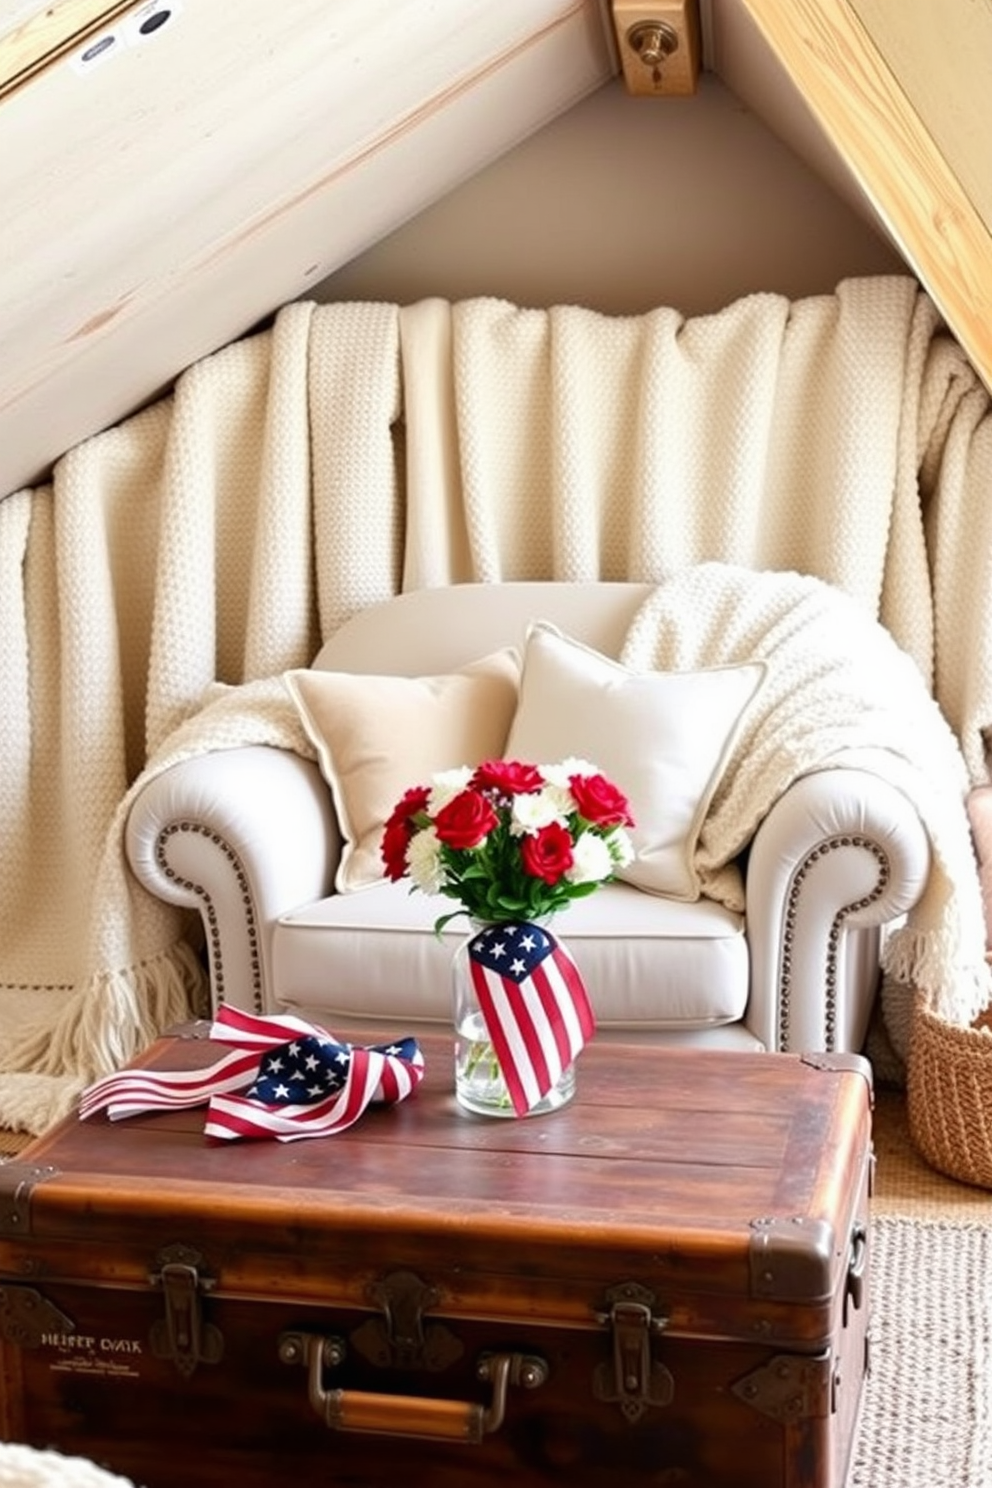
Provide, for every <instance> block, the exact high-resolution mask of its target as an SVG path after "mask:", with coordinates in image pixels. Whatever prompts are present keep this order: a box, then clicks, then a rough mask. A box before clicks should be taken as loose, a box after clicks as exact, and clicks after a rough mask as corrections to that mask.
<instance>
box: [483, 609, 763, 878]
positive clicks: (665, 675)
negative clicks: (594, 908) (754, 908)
mask: <svg viewBox="0 0 992 1488" xmlns="http://www.w3.org/2000/svg"><path fill="white" fill-rule="evenodd" d="M764 672H765V668H764V665H763V664H762V663H755V664H754V665H749V666H737V667H714V668H713V669H712V670H708V671H699V672H632V671H630V670H629V669H628V668H627V667H625V666H621V665H620V663H619V662H616V661H611V660H610V658H609V657H607V656H602V655H600V653H599V652H598V651H592V650H590V649H589V647H588V646H583V645H582V644H580V643H579V642H578V641H574V640H571V639H570V638H569V637H568V636H565V635H563V634H562V633H561V631H560V630H558V629H557V628H556V627H555V626H553V625H550V624H548V623H547V622H546V621H536V622H535V623H534V624H532V625H531V626H530V628H529V630H528V632H527V641H526V645H525V648H524V665H523V675H522V678H521V682H520V702H519V704H518V706H517V713H516V717H515V718H514V720H513V726H512V728H511V729H510V737H509V739H508V740H507V742H506V751H505V753H506V755H507V757H508V758H509V759H519V760H528V761H530V762H532V763H533V764H549V763H553V762H554V761H557V760H560V759H566V758H568V757H569V756H570V755H575V756H577V757H578V758H580V759H586V760H589V761H591V762H592V763H593V764H594V765H596V766H597V768H598V769H600V770H601V771H602V772H603V774H604V775H606V776H607V777H608V778H609V779H610V780H612V781H613V783H614V785H616V786H617V787H618V788H619V789H620V790H622V791H623V793H624V795H625V796H626V797H627V799H628V800H629V802H630V807H631V812H632V814H633V817H634V820H635V823H636V825H635V827H634V829H633V831H632V833H631V837H632V840H633V844H634V848H635V850H636V853H637V856H636V858H635V859H634V861H633V862H632V863H631V864H630V865H629V867H627V868H625V869H623V870H622V871H621V872H620V873H618V874H617V877H618V878H623V879H626V881H627V882H628V883H632V884H635V885H636V886H637V887H638V888H640V889H645V890H647V891H648V892H649V893H652V894H664V895H666V896H667V897H668V898H671V899H683V900H687V899H698V897H699V881H698V878H697V875H696V871H695V866H694V861H693V859H694V854H695V849H696V840H697V838H698V836H699V831H700V828H701V827H702V824H703V821H704V819H705V816H706V811H707V809H708V807H709V803H710V801H711V799H712V796H713V792H714V791H715V789H716V787H717V784H718V782H719V779H720V775H721V772H722V770H723V768H724V765H725V764H726V761H727V759H728V757H729V754H730V750H731V748H732V746H733V742H734V739H735V737H736V736H737V733H738V730H739V727H740V723H741V720H742V718H743V715H744V711H745V709H746V708H747V706H748V704H749V702H750V701H751V699H752V698H753V697H754V695H755V693H756V691H757V689H758V687H759V685H760V683H761V679H762V677H763V676H764Z"/></svg>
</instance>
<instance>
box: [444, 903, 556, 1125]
mask: <svg viewBox="0 0 992 1488" xmlns="http://www.w3.org/2000/svg"><path fill="white" fill-rule="evenodd" d="M552 953H553V954H555V955H557V956H558V957H559V958H560V957H568V953H567V951H566V950H565V948H564V947H563V946H562V944H561V940H560V939H559V938H558V937H556V936H553V935H552V934H551V932H550V931H549V930H547V929H546V928H545V927H544V926H542V925H539V924H533V923H530V922H520V923H514V924H474V925H473V929H472V931H471V933H470V934H469V935H467V936H466V937H465V939H464V940H462V941H461V942H460V944H459V945H458V946H457V948H456V950H455V953H454V956H453V958H452V962H451V976H452V996H453V1013H454V1024H455V1099H456V1100H457V1102H458V1104H459V1105H460V1106H462V1107H463V1109H464V1110H466V1111H472V1112H473V1113H474V1114H475V1115H477V1116H497V1117H511V1118H512V1117H515V1116H540V1115H543V1114H544V1113H546V1112H548V1111H557V1110H559V1109H560V1108H561V1107H562V1106H564V1105H566V1104H567V1103H568V1102H569V1101H570V1100H571V1099H572V1097H573V1095H574V1094H575V1062H574V1058H572V1057H568V1058H567V1059H566V1060H565V1061H564V1062H563V1060H562V1055H561V1052H560V1051H561V1046H562V1042H563V1033H562V1030H561V1028H560V1027H559V1033H558V1037H557V1038H556V1037H555V1034H554V1028H553V1025H554V1024H555V1022H556V1021H557V1022H558V1023H559V1024H560V1023H561V1022H562V1021H563V1020H562V1018H561V1015H560V1012H559V1011H557V1010H556V1009H555V1008H554V1007H552V1011H551V1013H550V1015H549V1013H548V1011H547V1003H548V999H547V997H546V996H545V998H544V999H543V1000H542V999H541V998H539V997H535V996H534V995H533V988H532V987H530V988H529V987H528V983H529V982H531V977H530V971H529V968H530V967H532V966H533V965H539V964H540V962H541V960H543V959H544V958H545V957H547V956H548V955H549V954H552ZM568 959H569V961H570V958H568ZM504 1064H508V1065H509V1066H510V1067H509V1068H508V1069H504ZM549 1079H550V1082H551V1083H550V1086H549V1087H548V1081H549ZM542 1087H547V1088H543V1093H542Z"/></svg>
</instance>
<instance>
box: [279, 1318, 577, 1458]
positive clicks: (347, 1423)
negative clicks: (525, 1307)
mask: <svg viewBox="0 0 992 1488" xmlns="http://www.w3.org/2000/svg"><path fill="white" fill-rule="evenodd" d="M344 1352H345V1351H344V1345H343V1343H342V1340H341V1339H340V1338H334V1337H325V1336H323V1335H321V1334H319V1333H284V1334H283V1335H282V1337H281V1338H280V1340H279V1357H280V1359H281V1360H282V1361H283V1363H285V1364H295V1363H300V1364H305V1365H306V1367H307V1380H308V1398H309V1400H310V1404H311V1405H312V1407H313V1409H314V1411H315V1412H316V1414H317V1415H318V1416H319V1417H320V1419H321V1420H322V1421H323V1422H324V1425H325V1426H328V1427H330V1428H332V1429H333V1430H335V1431H359V1432H366V1433H368V1434H369V1435H373V1436H402V1437H410V1438H412V1439H418V1440H419V1439H428V1440H432V1441H448V1442H469V1443H479V1442H481V1441H482V1440H483V1438H484V1437H486V1436H489V1435H491V1434H492V1433H493V1432H494V1431H498V1430H499V1428H500V1427H501V1426H502V1424H503V1420H504V1417H505V1415H506V1396H507V1391H508V1389H509V1387H510V1386H511V1385H513V1386H517V1387H519V1388H520V1389H522V1390H536V1389H538V1388H539V1387H540V1386H541V1385H543V1384H544V1383H545V1381H546V1380H547V1378H548V1366H547V1363H546V1362H545V1360H544V1359H542V1358H541V1357H540V1356H539V1355H537V1354H517V1353H491V1354H482V1355H481V1356H480V1358H479V1361H478V1365H477V1367H476V1375H477V1377H478V1378H479V1379H480V1380H484V1381H485V1382H486V1383H487V1384H490V1385H492V1399H491V1400H490V1402H489V1404H488V1405H480V1404H478V1403H477V1402H475V1401H472V1400H438V1399H435V1398H434V1397H433V1396H420V1395H384V1394H379V1393H377V1392H369V1391H366V1390H329V1389H328V1388H327V1387H326V1385H325V1384H324V1370H325V1369H326V1368H332V1367H333V1366H334V1365H335V1364H339V1363H340V1362H341V1361H342V1359H343V1358H344Z"/></svg>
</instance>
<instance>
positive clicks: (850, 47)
mask: <svg viewBox="0 0 992 1488" xmlns="http://www.w3.org/2000/svg"><path fill="white" fill-rule="evenodd" d="M740 3H741V4H742V5H743V6H744V8H745V10H746V11H747V12H748V13H749V14H750V15H751V16H752V17H753V19H754V21H755V24H756V25H757V26H758V28H759V29H760V31H761V33H762V35H763V36H764V37H765V39H766V41H767V43H768V45H769V46H770V47H771V49H772V51H773V52H774V53H775V54H776V56H777V57H778V58H779V60H780V62H781V63H782V65H783V66H784V67H785V68H786V69H787V70H788V72H789V73H790V74H791V76H792V78H793V80H794V82H795V83H796V85H797V86H798V87H799V88H800V90H801V91H802V93H803V95H804V96H805V98H806V101H807V103H808V104H809V107H810V109H811V110H812V112H813V113H814V114H815V116H816V118H817V119H818V120H819V123H820V125H821V127H822V128H823V130H824V132H825V133H826V134H827V136H828V137H829V139H830V140H831V142H832V143H833V145H834V147H835V148H836V149H837V150H838V151H839V152H840V154H841V156H842V158H843V159H844V160H846V162H847V164H848V165H849V167H850V169H851V171H852V173H853V174H854V175H855V177H856V178H857V180H858V182H859V184H860V186H861V188H862V190H863V191H864V192H865V194H866V196H867V197H868V198H869V200H870V201H871V203H872V205H873V207H874V209H875V210H876V211H877V212H878V214H879V216H880V218H881V220H882V221H883V223H884V224H885V226H886V228H887V229H888V231H889V232H890V234H891V235H892V238H893V240H894V241H895V243H896V244H897V246H898V247H899V250H900V252H901V253H902V255H903V257H904V258H905V259H906V262H907V264H908V266H909V267H910V268H911V269H912V270H913V272H914V273H915V274H916V275H917V277H918V278H919V280H920V282H921V283H922V284H923V286H924V287H925V288H926V290H927V292H928V293H929V294H930V296H931V297H932V299H933V300H934V302H935V304H936V305H937V307H938V309H939V310H940V312H941V314H942V315H943V316H944V318H945V319H946V321H947V323H948V325H949V327H950V328H951V330H952V332H953V333H954V335H955V336H956V337H957V339H958V341H959V342H960V343H961V345H962V347H963V348H964V350H965V351H966V353H967V354H968V356H969V358H970V359H971V361H972V363H973V364H974V366H975V369H976V371H977V372H978V373H979V374H980V376H981V377H982V378H983V380H984V381H985V383H986V385H987V386H988V387H989V388H992V235H990V232H989V229H988V227H987V226H986V224H985V222H984V221H983V219H982V217H981V215H980V213H979V211H978V209H977V208H976V206H975V204H974V203H973V201H972V200H971V198H970V196H969V194H968V192H967V191H966V189H965V187H964V185H963V184H962V182H961V180H960V177H959V175H958V174H957V173H956V171H955V170H954V169H953V168H952V166H951V164H950V163H949V161H948V160H947V158H946V156H945V155H944V153H943V151H942V150H941V148H940V146H939V145H938V144H937V142H936V141H935V139H934V138H933V135H932V134H931V132H930V131H929V130H928V128H927V127H926V125H925V123H924V122H923V120H922V119H921V117H920V115H919V114H918V113H917V111H916V110H915V109H914V107H913V105H912V103H911V102H910V100H909V98H908V97H907V94H906V92H905V91H904V88H903V86H902V83H901V82H900V80H899V78H898V77H897V76H896V75H895V74H894V73H893V71H892V70H891V69H890V67H889V65H888V63H887V62H886V60H885V58H884V57H883V55H882V53H881V51H880V50H879V48H878V47H877V46H876V44H875V42H874V40H873V38H872V36H871V35H870V34H869V32H868V30H867V29H866V27H865V26H864V24H863V23H862V22H861V21H860V20H859V18H858V17H857V15H856V14H855V13H854V12H853V10H852V8H851V6H850V5H849V4H848V3H847V0H789V3H788V4H786V5H783V4H782V0H740ZM956 13H957V7H955V6H951V5H942V6H941V7H940V20H939V24H938V32H943V30H944V29H945V28H946V27H948V26H952V25H954V24H955V16H956ZM940 41H941V38H940V35H939V34H938V37H937V43H938V44H940ZM920 44H921V45H923V44H926V43H925V42H924V41H922V40H921V43H920ZM978 102H979V101H978V100H976V104H977V103H978ZM980 102H981V103H982V106H983V107H984V100H980Z"/></svg>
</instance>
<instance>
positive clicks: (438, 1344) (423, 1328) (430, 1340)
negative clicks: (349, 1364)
mask: <svg viewBox="0 0 992 1488" xmlns="http://www.w3.org/2000/svg"><path fill="white" fill-rule="evenodd" d="M369 1295H370V1297H371V1300H372V1301H373V1302H375V1303H376V1304H377V1306H378V1307H379V1309H380V1311H381V1313H382V1316H381V1317H374V1318H369V1319H368V1321H367V1322H364V1323H362V1324H361V1326H360V1327H358V1328H356V1329H355V1331H354V1332H353V1333H352V1334H351V1342H352V1344H353V1345H354V1347H355V1348H356V1349H357V1350H358V1352H359V1353H360V1354H361V1355H362V1356H363V1358H366V1359H368V1361H369V1362H370V1363H371V1364H376V1365H378V1366H379V1367H380V1368H383V1369H427V1370H431V1371H435V1370H441V1369H447V1368H448V1366H449V1365H450V1364H453V1363H454V1362H455V1360H456V1359H459V1358H461V1356H462V1354H463V1352H464V1349H465V1345H464V1344H463V1343H462V1342H461V1340H460V1339H459V1338H457V1337H456V1336H455V1334H454V1333H452V1332H451V1330H450V1329H449V1328H446V1327H445V1326H444V1325H443V1323H429V1322H426V1321H425V1318H424V1313H425V1312H426V1311H427V1309H428V1308H429V1307H431V1306H434V1305H435V1304H436V1303H437V1302H438V1300H439V1295H438V1292H437V1289H436V1288H435V1287H432V1286H429V1285H428V1284H427V1283H426V1282H424V1281H421V1279H420V1277H419V1276H417V1275H416V1274H415V1273H414V1272H413V1271H394V1272H392V1273H391V1274H390V1275H389V1276H385V1277H383V1279H382V1280H381V1281H376V1282H373V1284H372V1285H371V1287H370V1288H369Z"/></svg>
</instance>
